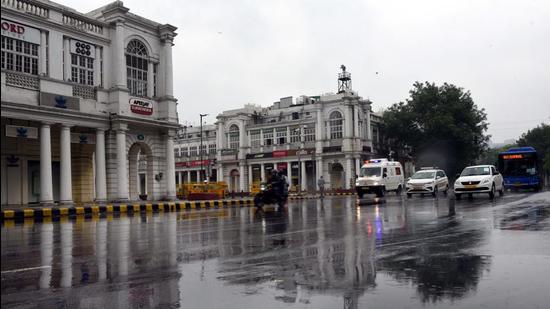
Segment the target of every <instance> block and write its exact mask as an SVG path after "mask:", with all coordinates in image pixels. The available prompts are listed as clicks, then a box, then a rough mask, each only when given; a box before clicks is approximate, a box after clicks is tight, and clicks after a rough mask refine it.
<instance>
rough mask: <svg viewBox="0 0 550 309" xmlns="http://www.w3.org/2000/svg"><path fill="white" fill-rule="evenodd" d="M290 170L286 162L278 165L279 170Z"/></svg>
mask: <svg viewBox="0 0 550 309" xmlns="http://www.w3.org/2000/svg"><path fill="white" fill-rule="evenodd" d="M287 168H288V164H286V163H285V162H283V163H277V170H279V171H280V170H286V169H287Z"/></svg>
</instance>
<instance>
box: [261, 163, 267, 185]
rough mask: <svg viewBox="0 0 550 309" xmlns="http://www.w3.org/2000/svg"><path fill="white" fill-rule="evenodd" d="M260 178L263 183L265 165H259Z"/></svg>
mask: <svg viewBox="0 0 550 309" xmlns="http://www.w3.org/2000/svg"><path fill="white" fill-rule="evenodd" d="M260 176H261V177H262V179H261V181H262V182H264V181H265V180H266V179H265V164H264V163H262V164H260Z"/></svg>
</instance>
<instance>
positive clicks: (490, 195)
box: [489, 184, 495, 199]
mask: <svg viewBox="0 0 550 309" xmlns="http://www.w3.org/2000/svg"><path fill="white" fill-rule="evenodd" d="M489 198H490V199H494V198H495V184H493V185H492V186H491V192H489Z"/></svg>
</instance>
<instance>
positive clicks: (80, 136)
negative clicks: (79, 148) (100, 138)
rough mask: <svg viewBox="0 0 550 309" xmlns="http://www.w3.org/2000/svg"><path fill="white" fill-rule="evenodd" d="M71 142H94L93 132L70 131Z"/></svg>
mask: <svg viewBox="0 0 550 309" xmlns="http://www.w3.org/2000/svg"><path fill="white" fill-rule="evenodd" d="M71 143H73V144H95V134H89V133H78V132H73V133H71Z"/></svg>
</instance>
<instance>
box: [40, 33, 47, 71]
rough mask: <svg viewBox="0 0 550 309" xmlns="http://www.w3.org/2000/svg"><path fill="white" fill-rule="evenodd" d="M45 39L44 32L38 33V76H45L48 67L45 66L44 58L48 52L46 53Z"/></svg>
mask: <svg viewBox="0 0 550 309" xmlns="http://www.w3.org/2000/svg"><path fill="white" fill-rule="evenodd" d="M46 42H47V38H46V31H44V30H42V31H41V32H40V56H39V57H40V58H39V60H38V61H40V66H39V72H38V73H39V74H40V75H47V74H48V67H47V65H46V58H47V56H48V51H47V49H46V48H47V46H46V45H47V44H46Z"/></svg>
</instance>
